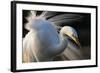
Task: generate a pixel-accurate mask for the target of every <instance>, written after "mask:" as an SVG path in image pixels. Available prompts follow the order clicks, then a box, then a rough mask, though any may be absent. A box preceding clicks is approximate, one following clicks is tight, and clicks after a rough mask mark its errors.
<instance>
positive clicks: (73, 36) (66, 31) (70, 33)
mask: <svg viewBox="0 0 100 73" xmlns="http://www.w3.org/2000/svg"><path fill="white" fill-rule="evenodd" d="M60 32H61V33H63V34H65V35H67V36H68V38H70V39H71V40H73V41H74V42H75V43H76V44H77V45H78V47H80V42H79V40H78V35H77V32H76V30H75V29H74V28H72V27H70V26H64V27H62V29H61V31H60Z"/></svg>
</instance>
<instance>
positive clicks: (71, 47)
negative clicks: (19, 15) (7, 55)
mask: <svg viewBox="0 0 100 73" xmlns="http://www.w3.org/2000/svg"><path fill="white" fill-rule="evenodd" d="M53 15H54V14H52V13H49V12H46V11H45V12H42V13H41V15H39V16H36V11H31V14H30V16H29V17H27V20H28V23H27V24H26V25H25V28H26V29H27V30H29V32H28V33H27V34H26V35H25V37H24V38H23V55H22V56H23V62H24V63H27V62H41V61H52V60H54V58H55V57H56V56H60V57H61V58H62V59H63V60H66V59H81V56H82V55H81V53H80V51H79V48H80V47H78V46H80V44H79V42H78V36H77V32H76V30H75V29H74V28H72V27H70V26H64V27H60V26H59V25H61V24H62V22H68V21H69V20H68V21H66V20H65V19H68V17H70V16H73V17H75V16H76V15H74V14H72V15H67V14H62V15H59V16H55V17H52V18H50V19H46V18H47V17H48V18H49V17H50V16H53ZM58 29H60V32H59V33H58ZM71 40H72V41H71Z"/></svg>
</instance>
